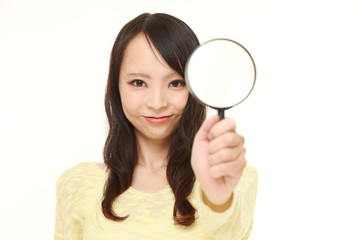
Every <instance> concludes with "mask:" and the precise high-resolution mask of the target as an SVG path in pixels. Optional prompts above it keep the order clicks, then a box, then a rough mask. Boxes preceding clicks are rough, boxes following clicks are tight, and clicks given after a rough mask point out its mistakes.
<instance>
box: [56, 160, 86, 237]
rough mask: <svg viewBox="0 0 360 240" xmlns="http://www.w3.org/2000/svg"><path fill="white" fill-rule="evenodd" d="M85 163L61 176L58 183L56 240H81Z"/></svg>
mask: <svg viewBox="0 0 360 240" xmlns="http://www.w3.org/2000/svg"><path fill="white" fill-rule="evenodd" d="M85 169H86V164H85V163H80V164H78V165H76V166H74V167H72V168H70V169H68V170H66V171H65V172H64V173H62V174H61V175H60V177H59V178H58V180H57V183H56V222H55V233H54V238H55V240H68V239H71V240H80V239H82V237H81V214H80V213H79V208H80V206H81V199H82V197H81V190H82V189H83V188H84V184H86V181H84V170H85Z"/></svg>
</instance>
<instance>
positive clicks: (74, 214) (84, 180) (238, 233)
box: [55, 162, 257, 240]
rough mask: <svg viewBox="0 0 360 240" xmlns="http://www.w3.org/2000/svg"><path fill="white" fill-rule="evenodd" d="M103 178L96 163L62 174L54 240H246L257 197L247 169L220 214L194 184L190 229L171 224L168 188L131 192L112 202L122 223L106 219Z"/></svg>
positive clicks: (252, 176)
mask: <svg viewBox="0 0 360 240" xmlns="http://www.w3.org/2000/svg"><path fill="white" fill-rule="evenodd" d="M106 180H107V172H106V171H104V170H102V169H101V168H99V167H98V166H97V164H96V163H95V162H84V163H80V164H78V165H76V166H74V167H72V168H70V169H68V170H66V171H65V172H64V173H63V174H62V175H61V176H60V178H59V179H58V182H57V188H56V199H57V201H56V226H55V239H56V240H60V239H66V240H115V239H116V240H123V239H129V240H141V239H151V240H153V239H154V240H155V239H182V240H185V239H194V240H195V239H196V240H201V239H219V240H220V239H221V240H226V239H236V240H245V239H248V238H249V235H250V232H251V228H252V223H253V212H254V206H255V200H256V194H257V171H256V170H255V169H254V168H252V167H250V166H246V168H245V169H244V172H243V175H242V177H241V180H240V183H239V184H238V186H237V188H236V189H235V190H234V198H233V202H232V204H231V206H230V208H229V209H227V210H226V211H225V212H223V213H217V212H213V211H212V210H211V209H210V208H209V207H208V206H207V205H205V204H204V203H203V201H202V198H201V192H200V186H199V184H198V182H195V185H194V188H193V191H192V194H191V195H190V196H189V200H190V202H191V203H192V204H193V206H194V207H195V208H196V209H197V215H196V216H197V217H198V218H197V220H196V221H195V223H194V224H192V225H191V226H190V227H185V226H179V225H176V224H174V221H173V219H172V212H173V206H174V195H173V193H172V190H171V188H170V186H168V187H166V188H164V189H162V190H160V191H159V192H156V193H153V194H146V193H143V192H140V191H138V190H136V189H134V188H132V187H130V188H129V189H128V190H127V191H126V192H124V193H123V194H122V195H121V196H120V197H118V198H117V199H116V201H115V202H114V206H113V207H114V211H115V213H116V214H117V215H118V216H125V215H129V217H128V218H127V219H126V220H124V221H121V222H115V221H112V220H109V219H107V218H105V217H104V216H103V214H102V211H101V201H102V193H103V189H104V184H105V182H106Z"/></svg>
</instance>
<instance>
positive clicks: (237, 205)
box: [194, 165, 258, 240]
mask: <svg viewBox="0 0 360 240" xmlns="http://www.w3.org/2000/svg"><path fill="white" fill-rule="evenodd" d="M257 184H258V174H257V171H256V169H255V168H253V167H251V166H249V165H247V166H246V167H245V169H244V172H243V175H242V177H241V179H240V182H239V184H238V185H237V187H236V188H235V189H234V193H233V194H234V195H233V201H232V203H231V206H230V207H229V209H227V210H226V211H225V212H222V213H218V212H214V211H212V210H211V209H210V207H208V206H207V205H205V204H204V201H203V199H202V194H201V189H200V185H199V184H195V186H194V187H195V189H194V190H195V192H194V200H195V202H196V203H195V202H194V203H195V205H196V207H197V211H198V216H199V220H200V223H201V227H202V228H203V229H204V231H205V232H207V234H208V235H209V236H211V237H212V238H213V239H216V240H220V239H221V240H232V239H234V240H235V239H236V240H247V239H249V236H250V233H251V231H252V225H253V217H254V208H255V202H256V195H257Z"/></svg>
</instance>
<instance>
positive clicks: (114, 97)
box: [55, 14, 257, 240]
mask: <svg viewBox="0 0 360 240" xmlns="http://www.w3.org/2000/svg"><path fill="white" fill-rule="evenodd" d="M198 45H199V42H198V40H197V37H196V35H195V34H194V33H193V31H192V30H191V29H190V28H189V27H188V26H187V25H186V24H185V23H184V22H182V21H181V20H179V19H177V18H175V17H173V16H170V15H167V14H142V15H140V16H138V17H136V18H135V19H133V20H132V21H130V22H129V23H128V24H126V25H125V26H124V27H123V28H122V30H121V31H120V33H119V35H118V36H117V38H116V40H115V43H114V46H113V50H112V53H111V59H110V69H109V77H108V83H107V90H106V96H105V108H106V113H107V117H108V121H109V133H108V137H107V140H106V143H105V147H104V163H95V162H86V163H80V164H78V165H77V166H74V167H72V168H70V169H68V170H67V171H65V172H64V173H63V174H62V175H61V176H60V178H59V180H58V183H57V209H56V210H57V217H56V229H55V239H84V240H88V239H101V240H107V239H248V237H249V235H250V232H251V227H252V222H253V211H254V205H255V199H256V192H257V173H256V170H255V169H253V168H252V167H250V166H248V165H246V160H245V157H244V155H245V148H244V146H243V143H244V139H243V137H242V136H240V135H239V134H237V133H236V128H235V122H234V121H233V120H231V119H224V120H221V121H220V120H219V118H218V117H217V116H213V117H210V118H209V119H207V120H206V121H204V120H205V116H206V111H205V107H204V106H203V105H201V104H200V103H198V102H197V101H195V100H194V98H193V97H192V96H191V95H190V94H189V91H188V89H187V87H186V85H185V81H184V67H185V63H186V61H187V59H188V57H189V56H190V54H191V53H192V51H193V50H194V49H195V48H196V47H197V46H198ZM205 87H206V86H205Z"/></svg>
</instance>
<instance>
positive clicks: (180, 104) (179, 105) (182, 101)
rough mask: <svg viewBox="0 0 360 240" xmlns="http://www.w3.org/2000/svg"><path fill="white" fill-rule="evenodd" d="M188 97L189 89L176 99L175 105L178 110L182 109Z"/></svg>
mask: <svg viewBox="0 0 360 240" xmlns="http://www.w3.org/2000/svg"><path fill="white" fill-rule="evenodd" d="M188 99H189V91H186V92H184V93H183V94H182V95H181V96H179V98H178V99H177V101H176V107H177V109H179V110H181V111H182V110H184V108H185V106H186V103H187V101H188Z"/></svg>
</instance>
